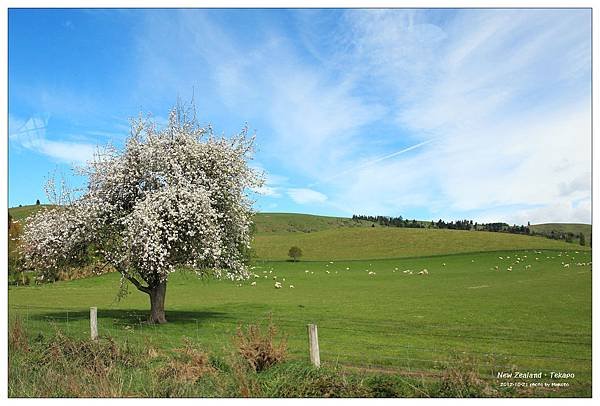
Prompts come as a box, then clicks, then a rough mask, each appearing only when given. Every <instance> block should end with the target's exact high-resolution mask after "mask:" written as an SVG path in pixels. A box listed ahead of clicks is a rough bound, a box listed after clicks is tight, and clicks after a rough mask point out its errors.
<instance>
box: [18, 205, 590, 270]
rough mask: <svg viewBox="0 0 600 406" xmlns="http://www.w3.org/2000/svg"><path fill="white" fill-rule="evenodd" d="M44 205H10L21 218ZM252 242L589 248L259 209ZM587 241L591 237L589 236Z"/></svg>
mask: <svg viewBox="0 0 600 406" xmlns="http://www.w3.org/2000/svg"><path fill="white" fill-rule="evenodd" d="M41 207H44V206H23V207H16V208H11V209H9V211H10V213H11V214H12V215H13V218H15V219H23V218H25V217H26V216H28V215H31V214H32V213H34V212H35V211H37V210H39V209H40V208H41ZM254 221H255V225H256V236H255V239H254V243H253V247H254V249H255V251H256V254H257V258H258V259H260V260H285V259H287V258H288V256H287V253H288V250H289V248H290V247H291V246H293V245H297V246H299V247H300V248H301V249H302V251H303V256H302V259H303V260H333V259H337V260H340V259H350V260H355V259H376V258H400V257H415V256H424V255H425V256H426V255H445V254H457V253H466V252H480V251H498V250H509V249H559V250H567V249H571V250H577V249H582V250H585V249H589V247H581V246H579V245H578V244H576V243H577V242H578V241H575V243H573V244H569V243H565V242H563V241H557V240H551V239H547V238H544V237H531V236H525V235H517V234H507V233H491V232H485V231H460V230H446V229H441V230H438V229H415V228H395V227H382V226H379V225H378V224H375V227H373V224H374V223H372V222H369V221H354V220H352V219H350V218H343V217H327V216H314V215H309V214H295V213H258V214H257V215H256V216H255V218H254ZM533 227H535V228H534V229H535V230H536V231H538V230H539V232H546V231H547V232H548V233H549V232H550V231H549V230H552V229H555V230H560V231H572V232H577V233H579V232H580V231H584V232H585V233H589V234H586V236H588V235H590V234H591V226H589V225H586V224H542V225H536V226H533ZM587 242H588V243H589V237H588V238H587Z"/></svg>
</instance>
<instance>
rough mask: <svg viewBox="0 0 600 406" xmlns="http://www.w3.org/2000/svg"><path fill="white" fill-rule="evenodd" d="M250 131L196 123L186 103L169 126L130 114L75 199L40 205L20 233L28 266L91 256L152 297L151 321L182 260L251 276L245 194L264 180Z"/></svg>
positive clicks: (158, 316) (160, 319)
mask: <svg viewBox="0 0 600 406" xmlns="http://www.w3.org/2000/svg"><path fill="white" fill-rule="evenodd" d="M253 143H254V137H248V135H247V129H246V128H245V129H244V130H242V132H241V133H240V134H238V135H237V136H234V137H231V138H224V137H216V136H215V135H214V134H213V131H212V128H211V127H208V128H201V127H199V126H198V124H197V122H196V120H195V114H194V115H193V116H192V115H191V114H189V112H187V111H184V110H183V109H182V108H177V109H173V110H172V111H171V113H170V116H169V123H168V125H167V126H166V128H164V129H162V130H157V128H156V126H155V125H154V123H152V122H151V121H150V120H147V121H146V120H143V119H141V118H140V119H138V120H134V121H132V126H131V136H130V138H129V139H128V140H127V142H126V145H125V148H124V150H123V151H118V150H116V149H114V148H111V147H108V148H106V149H104V150H102V151H99V152H98V153H97V154H96V155H95V157H94V159H93V160H92V161H91V162H89V163H88V164H87V165H86V166H85V167H83V168H81V169H80V173H81V174H83V175H85V176H87V179H88V184H87V187H86V188H85V189H84V190H83V193H82V194H81V196H80V197H79V198H75V199H67V200H63V201H67V202H68V203H67V204H63V205H61V206H56V207H54V208H51V209H45V210H42V211H40V212H39V213H38V214H36V215H34V216H33V217H32V218H31V219H30V220H29V222H28V226H27V227H26V230H25V233H24V235H23V245H24V252H25V258H26V261H27V264H28V266H30V267H35V268H37V269H39V270H40V271H41V272H42V278H43V277H44V276H45V275H51V274H52V273H53V272H56V270H57V269H60V268H61V267H65V266H69V265H70V264H73V263H78V262H81V261H86V260H88V259H89V258H90V256H92V257H93V258H94V259H96V260H98V261H101V262H103V263H105V264H108V265H111V266H112V267H114V268H115V269H116V270H117V271H118V272H120V273H121V276H122V277H121V286H122V287H124V286H125V285H126V281H130V282H131V283H132V284H133V285H134V286H135V287H136V288H137V289H138V290H140V291H141V292H144V293H146V294H148V296H149V298H150V313H151V314H150V321H151V322H153V323H165V322H166V317H165V311H164V303H165V295H166V289H167V281H168V279H169V275H170V274H171V273H172V272H174V271H176V270H177V268H178V267H181V266H185V267H188V268H192V269H193V270H195V271H196V273H197V274H198V275H205V274H211V275H213V276H215V277H217V278H222V277H226V278H229V279H232V280H240V279H244V278H247V277H248V271H247V265H246V263H245V257H246V256H247V250H248V248H249V243H250V224H251V215H252V214H253V213H252V210H251V203H252V202H251V201H250V200H249V198H248V195H247V191H249V190H250V188H255V187H258V186H260V185H261V184H262V180H261V179H260V177H259V176H258V174H256V173H255V172H254V171H253V170H252V169H251V168H250V167H249V166H248V164H247V161H248V160H249V159H250V158H251V154H252V151H253ZM48 194H49V196H52V195H53V194H52V193H48Z"/></svg>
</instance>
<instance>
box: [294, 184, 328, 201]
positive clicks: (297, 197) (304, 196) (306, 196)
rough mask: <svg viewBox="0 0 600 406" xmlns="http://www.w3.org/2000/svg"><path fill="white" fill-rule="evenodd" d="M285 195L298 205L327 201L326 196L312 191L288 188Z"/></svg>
mask: <svg viewBox="0 0 600 406" xmlns="http://www.w3.org/2000/svg"><path fill="white" fill-rule="evenodd" d="M287 193H288V195H289V196H290V197H291V198H292V200H293V201H294V202H296V203H298V204H310V203H324V202H325V201H327V196H325V195H324V194H323V193H321V192H317V191H316V190H312V189H305V188H290V189H288V190H287Z"/></svg>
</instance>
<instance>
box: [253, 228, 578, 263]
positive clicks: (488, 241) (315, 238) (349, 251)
mask: <svg viewBox="0 0 600 406" xmlns="http://www.w3.org/2000/svg"><path fill="white" fill-rule="evenodd" d="M293 245H296V246H298V247H300V248H301V249H302V251H303V256H302V259H303V260H334V259H335V260H340V259H376V258H401V257H416V256H428V255H443V254H457V253H466V252H480V251H497V250H521V249H560V250H589V247H582V246H580V245H577V244H569V243H565V242H563V241H558V240H551V239H548V238H545V237H532V236H527V235H520V234H508V233H492V232H487V231H460V230H445V229H442V230H438V229H414V228H393V227H390V228H387V227H376V228H371V227H366V228H364V227H363V228H338V229H329V230H322V231H318V232H314V233H287V234H283V233H257V234H256V236H255V238H254V244H253V246H254V249H255V250H256V255H257V257H258V258H259V259H264V260H267V259H268V260H284V259H287V252H288V250H289V248H290V247H291V246H293Z"/></svg>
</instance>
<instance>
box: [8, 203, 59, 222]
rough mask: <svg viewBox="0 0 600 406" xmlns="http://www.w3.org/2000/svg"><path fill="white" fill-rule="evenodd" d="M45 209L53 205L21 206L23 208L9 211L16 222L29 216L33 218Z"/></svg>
mask: <svg viewBox="0 0 600 406" xmlns="http://www.w3.org/2000/svg"><path fill="white" fill-rule="evenodd" d="M43 207H51V205H48V204H42V205H34V204H32V205H29V206H21V207H10V208H9V209H8V212H9V213H10V215H11V216H12V217H13V219H14V220H19V221H20V220H23V219H25V218H26V217H28V216H31V215H32V214H34V213H36V212H37V211H38V210H40V209H41V208H43Z"/></svg>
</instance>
